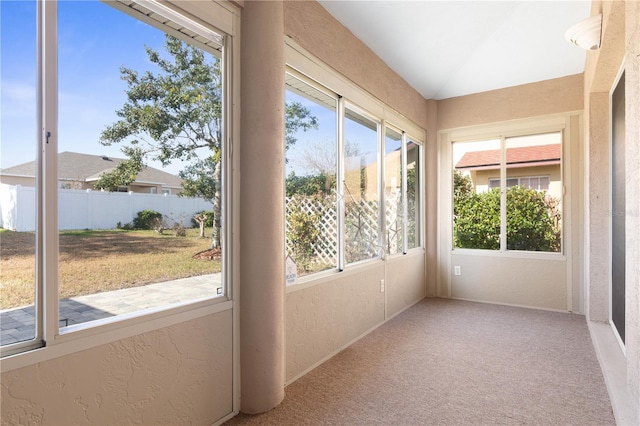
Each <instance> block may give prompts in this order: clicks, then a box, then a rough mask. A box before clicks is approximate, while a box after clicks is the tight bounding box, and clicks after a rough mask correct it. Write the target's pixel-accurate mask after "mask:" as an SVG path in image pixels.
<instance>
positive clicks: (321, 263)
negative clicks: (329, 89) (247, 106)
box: [285, 74, 339, 275]
mask: <svg viewBox="0 0 640 426" xmlns="http://www.w3.org/2000/svg"><path fill="white" fill-rule="evenodd" d="M285 100H286V106H285V108H286V123H287V130H286V145H285V148H286V167H285V169H286V197H287V199H286V212H287V213H286V216H287V220H286V222H285V223H286V236H287V245H286V246H287V256H288V257H290V258H291V259H293V261H294V262H295V264H296V267H297V272H298V275H306V274H309V273H313V272H320V271H324V270H327V269H334V268H337V267H338V226H339V223H338V208H337V186H336V179H337V170H338V151H337V126H338V122H337V107H338V100H337V98H336V97H334V96H332V95H330V94H328V93H325V92H322V91H320V90H318V89H317V88H315V87H313V86H311V85H310V84H308V83H306V82H304V81H302V80H300V79H298V78H296V77H294V76H292V75H291V74H287V78H286V97H285Z"/></svg>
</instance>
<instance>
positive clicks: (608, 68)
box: [584, 1, 625, 321]
mask: <svg viewBox="0 0 640 426" xmlns="http://www.w3.org/2000/svg"><path fill="white" fill-rule="evenodd" d="M624 8H625V4H624V3H623V2H620V1H615V2H598V1H596V2H593V3H592V8H591V13H592V15H595V14H597V13H602V14H603V18H602V21H603V33H602V42H601V47H600V49H598V50H595V51H590V52H588V54H587V59H586V63H585V72H584V100H585V107H584V109H585V111H586V114H585V141H587V143H586V146H587V147H588V150H587V152H586V155H587V160H586V161H587V166H586V167H587V170H588V175H587V181H586V182H585V185H586V193H585V197H586V208H587V211H586V220H587V235H586V239H587V241H586V244H587V246H588V251H587V253H586V254H587V260H586V262H587V270H588V273H587V276H586V278H587V294H588V303H587V313H588V316H589V319H590V320H591V321H608V320H609V303H610V302H609V299H610V297H609V293H610V290H609V282H610V276H611V270H610V265H609V263H610V250H609V246H610V238H611V235H610V234H611V232H610V221H611V216H610V211H609V210H610V208H611V206H610V202H611V193H610V179H609V175H610V162H611V160H610V155H609V150H610V142H609V139H610V134H611V127H610V124H609V121H610V118H609V117H610V109H611V107H610V95H609V93H610V91H611V89H612V87H613V86H614V84H615V81H616V76H617V75H618V72H619V70H620V67H621V66H622V62H623V60H624V55H625V42H624V34H625V29H624V28H625V17H624Z"/></svg>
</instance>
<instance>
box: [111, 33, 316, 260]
mask: <svg viewBox="0 0 640 426" xmlns="http://www.w3.org/2000/svg"><path fill="white" fill-rule="evenodd" d="M164 47H165V50H166V54H167V55H165V56H163V55H161V53H160V52H159V51H157V50H154V49H152V48H150V47H146V48H145V49H146V53H147V57H148V60H149V62H150V63H152V64H153V65H155V67H156V68H157V70H156V71H155V72H151V71H147V72H145V73H139V72H138V71H136V70H133V69H131V68H126V67H121V69H120V74H121V78H122V80H124V81H125V82H126V84H127V89H126V94H127V100H126V101H125V103H124V105H123V106H122V108H120V109H119V110H118V111H116V114H117V116H118V120H117V121H116V122H115V123H113V124H111V125H109V126H107V127H106V128H105V129H104V130H103V131H102V134H101V136H100V143H102V144H103V145H106V146H109V145H112V144H118V143H128V146H125V147H124V148H123V152H124V153H125V155H127V156H128V158H127V160H126V161H125V162H124V163H121V164H124V165H123V166H122V167H120V168H116V169H114V170H113V171H112V172H110V173H105V174H104V175H103V176H102V177H101V179H100V181H99V182H100V185H103V184H104V185H106V187H111V188H113V184H112V182H117V183H118V185H124V184H127V185H128V184H129V183H131V182H132V181H133V180H134V179H135V175H134V174H133V172H135V171H138V172H139V171H140V170H142V168H143V167H144V166H145V164H146V162H147V161H149V160H156V161H159V162H160V163H161V164H162V165H169V164H171V162H172V161H178V160H179V161H187V162H192V165H190V166H188V167H187V168H186V169H184V170H183V172H182V173H181V177H182V178H183V179H184V181H185V183H184V187H185V190H184V192H185V194H188V195H192V196H199V197H202V198H204V199H208V200H212V202H213V205H214V207H213V210H214V218H215V221H214V227H213V228H214V229H213V232H212V241H211V247H212V248H217V247H219V246H220V241H221V232H220V225H221V222H220V218H221V215H220V212H221V203H220V182H221V161H220V160H221V158H222V153H221V151H222V73H221V68H220V67H221V63H220V60H219V59H218V58H216V57H213V56H211V55H207V54H205V52H204V51H202V50H200V49H198V48H195V47H192V46H190V45H188V44H186V43H184V42H182V41H181V40H179V39H178V38H176V37H173V36H171V35H166V37H165V46H164ZM285 112H286V114H285V115H286V124H287V128H286V136H287V138H286V143H287V146H289V145H290V144H293V143H295V137H294V136H293V133H295V132H296V131H298V130H303V131H305V130H308V129H310V128H313V127H317V119H316V118H315V117H313V116H311V114H310V111H309V110H308V109H306V108H305V107H304V106H302V105H301V104H291V105H287V106H286V108H285ZM131 153H136V155H130V154H131ZM136 174H137V173H136Z"/></svg>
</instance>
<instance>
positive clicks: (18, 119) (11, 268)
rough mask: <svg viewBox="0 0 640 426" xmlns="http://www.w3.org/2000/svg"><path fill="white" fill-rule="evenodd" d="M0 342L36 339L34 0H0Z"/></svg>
mask: <svg viewBox="0 0 640 426" xmlns="http://www.w3.org/2000/svg"><path fill="white" fill-rule="evenodd" d="M0 9H1V10H0V17H1V23H0V39H1V40H2V50H1V58H0V64H2V68H1V69H0V88H1V89H0V102H1V108H0V110H1V111H2V115H1V117H0V127H1V128H2V131H1V132H0V135H1V139H0V151H1V152H2V155H1V157H0V158H1V160H0V161H1V163H0V167H1V169H2V171H1V172H0V183H1V184H0V227H1V228H2V229H0V251H1V252H0V325H1V326H2V334H1V336H2V338H1V342H0V343H1V344H2V345H8V344H12V343H17V342H23V341H28V340H32V339H34V338H35V335H36V334H35V325H36V316H35V299H34V298H35V249H36V248H35V242H36V232H35V231H36V191H35V189H36V188H35V170H36V152H37V146H36V140H37V134H38V130H37V127H38V126H37V115H36V81H37V75H36V70H37V68H36V2H35V1H19V2H18V1H2V2H0Z"/></svg>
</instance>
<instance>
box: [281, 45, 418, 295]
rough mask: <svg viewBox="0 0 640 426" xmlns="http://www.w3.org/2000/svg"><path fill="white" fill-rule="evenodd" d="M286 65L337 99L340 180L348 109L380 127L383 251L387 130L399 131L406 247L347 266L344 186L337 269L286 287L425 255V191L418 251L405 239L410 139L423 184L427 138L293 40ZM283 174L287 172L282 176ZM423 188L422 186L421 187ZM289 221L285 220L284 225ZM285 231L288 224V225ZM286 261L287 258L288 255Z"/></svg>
mask: <svg viewBox="0 0 640 426" xmlns="http://www.w3.org/2000/svg"><path fill="white" fill-rule="evenodd" d="M285 62H286V69H285V72H286V73H291V74H293V75H295V76H297V77H298V78H303V79H304V80H303V81H305V82H307V83H308V84H310V85H312V86H313V87H315V88H323V89H319V90H321V91H325V92H329V93H335V94H336V95H337V96H338V99H339V104H338V111H339V112H340V113H339V114H338V121H339V125H338V136H339V139H338V152H339V155H338V171H339V173H337V176H338V178H342V177H344V141H343V140H342V139H343V137H342V136H343V131H344V111H345V108H348V109H350V110H353V111H354V112H357V113H360V114H362V115H363V116H365V117H367V118H369V119H371V120H372V121H374V122H376V123H379V125H378V131H377V133H378V169H379V171H378V179H379V183H378V194H379V195H378V196H379V205H380V206H381V207H380V208H379V209H378V216H379V232H378V240H379V244H381V247H384V246H385V245H384V238H385V235H386V234H385V232H386V221H385V218H384V216H385V209H384V191H385V190H384V188H385V183H384V177H385V176H384V174H385V170H384V169H385V168H384V164H383V163H384V150H385V148H384V145H385V144H384V139H385V137H386V130H385V129H386V127H391V128H392V129H394V130H396V131H399V133H400V134H401V135H402V152H403V153H402V160H401V161H402V163H401V164H402V165H403V176H404V177H403V179H402V197H403V200H404V202H403V203H402V204H403V210H404V214H403V233H404V235H403V238H402V241H403V246H402V248H401V250H399V252H398V253H394V254H392V255H389V254H388V253H386V251H385V252H383V253H381V256H377V257H375V258H370V259H363V260H360V261H357V262H352V263H348V264H347V263H346V260H345V256H344V245H345V244H346V242H345V241H344V238H345V232H344V196H343V195H344V188H343V187H342V185H337V187H338V188H339V191H338V204H339V206H340V208H339V212H340V214H339V216H338V220H339V221H342V224H341V228H340V234H339V235H338V241H339V243H338V246H339V247H338V249H339V251H338V265H339V267H338V268H334V269H329V270H325V271H320V272H317V273H312V274H308V275H304V276H302V277H297V278H296V281H295V283H293V284H287V288H295V287H297V286H301V285H303V284H304V286H302V287H298V288H306V286H307V285H309V284H310V283H312V282H314V281H317V280H322V279H323V278H325V277H327V276H331V275H333V274H336V273H340V272H343V271H349V270H352V269H355V268H359V267H363V266H364V265H366V264H370V263H374V262H379V261H381V260H382V261H386V260H387V259H390V258H394V257H400V256H403V255H406V254H408V253H411V252H415V251H424V250H425V248H424V244H425V235H424V229H425V227H424V223H425V218H424V206H425V195H424V191H421V192H420V209H421V215H420V230H419V244H416V247H413V248H411V249H407V236H406V228H407V226H406V223H407V217H406V205H407V204H406V197H407V190H406V186H407V185H406V141H407V137H408V136H407V135H411V136H412V137H411V139H412V142H414V143H416V144H417V145H420V147H421V149H420V156H419V161H420V179H421V183H422V182H423V181H422V179H424V171H423V169H424V167H425V161H424V153H425V152H426V149H425V148H424V147H425V142H424V141H425V140H426V135H425V131H424V130H423V129H422V128H421V127H419V126H417V125H415V124H414V123H413V122H411V121H410V120H409V119H407V118H406V117H404V116H401V115H400V114H398V113H396V112H395V111H394V110H392V109H390V108H389V107H388V106H386V105H385V104H384V103H382V102H381V101H379V100H378V99H376V98H374V97H372V96H371V95H370V94H369V93H367V92H365V91H364V90H362V89H360V88H359V87H357V86H355V85H354V84H353V83H351V82H349V81H348V80H347V79H345V78H344V77H342V76H341V75H340V74H338V73H337V72H335V71H334V70H333V69H331V68H329V67H328V66H327V65H325V64H324V63H322V62H321V61H320V60H318V59H316V58H315V57H313V56H312V55H310V54H309V53H307V52H306V51H305V50H304V49H303V48H302V47H300V46H299V45H297V44H296V43H295V42H294V41H293V40H290V39H285ZM283 174H284V172H283ZM421 187H423V185H421ZM284 220H286V218H283V221H284ZM285 227H286V223H285ZM285 257H286V255H285Z"/></svg>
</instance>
